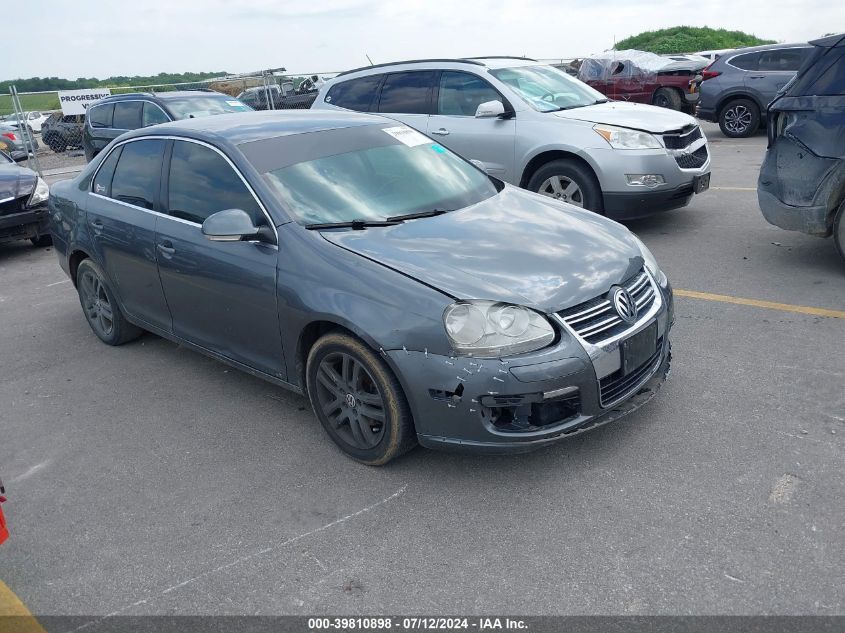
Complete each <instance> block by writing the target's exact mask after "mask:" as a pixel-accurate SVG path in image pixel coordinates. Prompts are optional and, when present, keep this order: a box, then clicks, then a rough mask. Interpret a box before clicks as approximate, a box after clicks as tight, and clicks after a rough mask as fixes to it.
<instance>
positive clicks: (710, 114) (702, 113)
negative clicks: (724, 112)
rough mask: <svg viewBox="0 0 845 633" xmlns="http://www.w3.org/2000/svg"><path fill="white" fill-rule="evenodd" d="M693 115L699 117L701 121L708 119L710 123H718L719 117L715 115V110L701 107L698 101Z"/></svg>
mask: <svg viewBox="0 0 845 633" xmlns="http://www.w3.org/2000/svg"><path fill="white" fill-rule="evenodd" d="M695 116H696V118H697V119H701V120H702V121H710V122H712V123H718V122H719V117H718V116H717V112H716V109H715V108H707V107H704V108H703V107H701V102H700V101H699V103H698V105H696V106H695Z"/></svg>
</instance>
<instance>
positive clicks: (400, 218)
mask: <svg viewBox="0 0 845 633" xmlns="http://www.w3.org/2000/svg"><path fill="white" fill-rule="evenodd" d="M450 211H454V209H432V210H431V211H419V212H418V213H408V214H406V215H391V216H390V217H389V218H387V220H386V221H387V222H402V221H404V220H416V219H417V218H433V217H434V216H436V215H443V214H444V213H449V212H450Z"/></svg>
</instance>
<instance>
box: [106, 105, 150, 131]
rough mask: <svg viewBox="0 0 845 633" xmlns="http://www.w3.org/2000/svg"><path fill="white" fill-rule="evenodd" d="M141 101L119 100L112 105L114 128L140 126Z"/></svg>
mask: <svg viewBox="0 0 845 633" xmlns="http://www.w3.org/2000/svg"><path fill="white" fill-rule="evenodd" d="M143 105H144V104H143V102H141V101H119V102H117V103H116V104H115V105H114V123H113V124H112V127H114V128H115V129H116V130H136V129H138V128H139V127H141V108H142V107H143Z"/></svg>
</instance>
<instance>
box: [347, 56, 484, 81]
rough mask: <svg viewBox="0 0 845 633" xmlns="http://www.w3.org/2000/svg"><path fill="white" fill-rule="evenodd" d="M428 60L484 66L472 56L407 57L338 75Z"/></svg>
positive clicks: (420, 62)
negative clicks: (398, 60) (402, 59)
mask: <svg viewBox="0 0 845 633" xmlns="http://www.w3.org/2000/svg"><path fill="white" fill-rule="evenodd" d="M427 62H453V63H458V64H475V65H476V66H483V65H484V64H482V63H481V62H479V61H476V60H474V59H471V58H460V59H458V58H439V59H438V58H435V59H406V60H404V61H400V62H385V63H384V64H373V65H371V66H361V67H360V68H353V69H352V70H344V71H343V72H342V73H338V74H337V75H336V76H337V77H342V76H343V75H348V74H350V73H357V72H358V71H361V70H369V69H371V68H385V67H387V66H400V65H402V64H422V63H427Z"/></svg>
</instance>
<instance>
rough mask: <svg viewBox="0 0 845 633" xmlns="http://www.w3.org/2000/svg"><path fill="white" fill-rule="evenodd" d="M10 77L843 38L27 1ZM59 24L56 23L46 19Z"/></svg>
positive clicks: (522, 19) (760, 15) (787, 18)
mask: <svg viewBox="0 0 845 633" xmlns="http://www.w3.org/2000/svg"><path fill="white" fill-rule="evenodd" d="M25 4H26V10H25V11H20V12H16V15H15V24H16V25H17V27H19V28H17V29H16V30H17V31H18V32H20V33H27V34H29V35H28V36H27V38H26V39H25V40H22V41H21V42H20V43H22V44H23V45H21V46H9V47H6V49H5V51H4V53H3V57H2V60H0V80H2V79H12V78H16V77H33V76H40V77H47V76H50V77H52V76H58V77H65V78H70V79H75V78H77V77H99V78H103V77H108V76H112V75H151V74H156V73H159V72H184V71H194V72H198V71H218V70H225V71H228V72H237V73H240V72H251V71H255V70H261V69H265V68H279V67H284V68H287V69H288V71H291V72H297V73H304V72H309V73H319V72H333V71H341V70H346V69H349V68H354V67H358V66H363V65H367V64H368V61H367V55H369V57H370V58H371V59H372V61H373V62H374V63H380V62H388V61H396V60H401V59H414V58H426V57H465V56H480V55H519V56H527V57H533V58H537V59H553V58H572V57H580V56H584V55H587V54H590V53H595V52H601V51H603V50H606V49H608V48H611V47H612V46H613V43H614V39H617V40H618V39H622V38H624V37H627V36H629V35H634V34H637V33H640V32H641V31H645V30H653V29H658V28H664V27H669V26H677V25H681V24H684V25H690V26H710V27H714V28H719V27H722V28H727V29H730V30H741V31H745V32H748V33H753V34H755V35H757V36H759V37H763V38H767V39H773V40H777V41H783V42H794V41H807V40H808V39H813V38H815V37H818V36H820V35H823V34H824V33H828V32H831V31H834V32H835V31H840V32H841V31H845V2H843V0H789V1H787V0H743V1H742V2H737V1H736V0H733V1H730V0H639V1H636V2H633V1H626V0H592V1H586V0H585V1H582V0H519V1H517V0H488V1H487V2H478V1H475V0H132V1H127V0H28V2H26V3H25ZM48 16H49V17H48Z"/></svg>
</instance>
